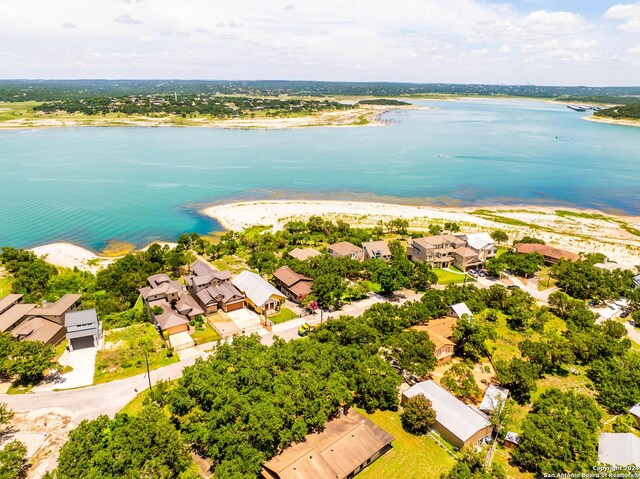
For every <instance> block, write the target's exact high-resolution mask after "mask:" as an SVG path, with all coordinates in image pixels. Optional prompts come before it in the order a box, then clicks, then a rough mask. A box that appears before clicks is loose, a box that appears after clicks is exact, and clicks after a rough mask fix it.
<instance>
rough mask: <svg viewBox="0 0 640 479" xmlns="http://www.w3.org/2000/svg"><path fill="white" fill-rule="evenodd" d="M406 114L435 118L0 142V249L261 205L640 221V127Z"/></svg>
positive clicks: (46, 135) (165, 231)
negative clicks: (494, 208) (330, 203)
mask: <svg viewBox="0 0 640 479" xmlns="http://www.w3.org/2000/svg"><path fill="white" fill-rule="evenodd" d="M416 103H417V104H420V105H423V106H430V107H436V108H438V109H437V110H411V111H407V110H404V111H395V112H391V113H388V114H386V115H385V116H384V118H385V119H386V120H388V121H389V124H388V125H386V126H384V127H354V128H305V129H295V130H221V129H206V128H60V129H40V130H21V131H11V130H4V131H0V245H12V246H18V247H29V246H34V245H38V244H43V243H47V242H52V241H71V242H74V243H77V244H81V245H85V246H88V247H91V248H93V249H95V250H100V249H102V248H103V247H104V245H105V243H106V242H107V241H109V240H112V239H118V240H124V241H128V242H133V243H136V244H137V245H142V244H145V243H147V242H148V241H150V240H158V239H164V240H174V239H175V238H176V237H177V236H178V235H179V234H180V233H181V232H185V231H197V232H200V233H206V232H209V231H213V230H219V229H220V226H219V225H218V224H217V223H216V222H215V221H212V220H210V219H207V218H205V217H203V216H201V215H200V214H198V209H199V208H201V207H202V206H205V205H207V204H211V203H216V202H220V201H223V200H225V199H253V198H266V197H278V198H286V197H289V196H293V197H313V198H318V197H320V198H330V199H340V198H354V197H355V198H360V197H362V198H367V199H373V198H376V197H385V199H386V200H388V199H389V198H388V197H393V198H395V199H396V201H398V202H402V201H403V200H404V201H409V199H410V200H411V201H412V202H422V203H424V204H445V205H488V204H518V203H520V204H523V203H526V204H538V203H540V204H554V205H567V206H577V207H589V208H599V209H604V210H606V211H618V212H624V213H628V214H640V128H633V127H624V126H617V125H606V124H599V123H594V122H588V121H584V120H583V119H582V117H584V116H585V115H586V114H585V113H576V112H574V111H571V110H569V109H568V108H566V107H565V106H563V105H559V104H558V105H557V104H553V103H548V102H533V101H523V100H468V101H429V102H416ZM440 155H445V157H440Z"/></svg>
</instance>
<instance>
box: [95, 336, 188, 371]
mask: <svg viewBox="0 0 640 479" xmlns="http://www.w3.org/2000/svg"><path fill="white" fill-rule="evenodd" d="M104 336H105V338H104V341H105V348H104V349H103V350H101V351H98V354H97V356H96V373H95V376H94V384H100V383H105V382H109V381H113V380H116V379H122V378H128V377H131V376H135V375H136V374H141V373H144V372H146V370H147V369H146V364H145V356H144V350H143V349H142V347H141V346H142V345H143V344H145V345H146V347H148V348H149V349H150V350H151V351H150V352H149V353H148V355H149V369H157V368H161V367H163V366H167V365H168V364H171V363H175V362H177V361H178V355H177V354H173V355H172V356H168V352H169V350H168V349H167V348H164V347H163V342H162V339H161V338H160V335H159V334H158V332H157V331H156V329H155V328H154V327H153V326H152V325H151V324H150V323H143V324H133V325H131V326H127V327H126V328H120V329H117V330H113V331H105V333H104Z"/></svg>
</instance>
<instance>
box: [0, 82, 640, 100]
mask: <svg viewBox="0 0 640 479" xmlns="http://www.w3.org/2000/svg"><path fill="white" fill-rule="evenodd" d="M174 92H176V93H177V94H179V95H181V94H184V95H197V94H216V93H221V94H229V95H249V96H266V95H295V96H340V95H341V96H375V97H399V96H414V95H429V94H435V95H482V96H517V97H532V98H554V99H565V98H566V99H572V100H575V99H581V100H589V99H593V100H594V101H596V100H595V99H597V98H603V99H604V100H607V99H608V98H611V97H615V98H616V99H617V100H619V99H624V98H628V99H635V100H638V99H640V87H585V86H571V87H561V86H537V85H482V84H468V85H466V84H449V83H385V82H373V83H365V82H322V81H284V80H256V81H227V80H0V101H10V102H15V101H28V100H32V101H54V100H67V99H82V98H96V97H122V96H130V95H153V94H168V93H174ZM615 102H616V103H618V102H619V101H615ZM612 103H613V102H612ZM620 103H622V102H620ZM624 103H627V101H624Z"/></svg>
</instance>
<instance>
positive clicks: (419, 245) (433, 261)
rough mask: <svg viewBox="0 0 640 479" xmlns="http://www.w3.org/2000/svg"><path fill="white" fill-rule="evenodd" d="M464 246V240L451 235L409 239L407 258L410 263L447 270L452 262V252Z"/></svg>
mask: <svg viewBox="0 0 640 479" xmlns="http://www.w3.org/2000/svg"><path fill="white" fill-rule="evenodd" d="M464 245H465V242H464V240H462V239H460V238H458V237H456V236H453V235H438V236H426V237H424V238H415V239H414V238H411V237H409V240H408V241H407V256H408V258H409V259H410V260H411V261H415V262H417V263H427V264H429V265H431V266H432V267H434V268H448V267H450V266H452V265H453V262H454V257H453V252H454V251H455V250H456V249H457V248H461V247H463V246H464Z"/></svg>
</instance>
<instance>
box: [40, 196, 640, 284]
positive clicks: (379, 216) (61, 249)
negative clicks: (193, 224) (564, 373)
mask: <svg viewBox="0 0 640 479" xmlns="http://www.w3.org/2000/svg"><path fill="white" fill-rule="evenodd" d="M479 208H480V207H436V206H420V205H401V204H392V203H380V202H372V201H369V202H367V201H329V200H264V201H244V202H235V203H225V204H219V205H214V206H210V207H207V208H205V209H203V210H202V211H201V213H202V214H204V215H206V216H209V217H211V218H214V219H216V220H217V221H218V222H219V223H220V225H221V226H222V227H223V228H225V229H226V230H230V231H241V230H243V229H245V228H248V227H250V226H255V225H266V226H271V227H272V228H273V229H274V230H279V229H282V227H283V226H284V225H285V224H286V223H287V222H288V221H291V220H296V219H300V220H305V219H307V218H309V217H310V216H322V217H323V218H327V219H331V220H333V221H335V220H337V219H342V220H344V221H347V222H348V223H350V224H352V225H354V226H364V227H373V226H376V225H377V224H378V223H379V221H383V222H387V221H389V220H391V219H393V218H405V219H407V220H409V223H410V228H411V229H412V230H417V231H425V235H428V233H426V230H427V228H428V226H429V224H430V223H434V222H435V223H439V224H442V223H444V222H447V221H451V222H456V223H458V224H459V225H460V227H461V231H462V232H480V231H487V232H491V231H493V230H496V229H501V230H503V231H505V232H506V233H507V234H508V235H509V238H510V242H511V241H512V240H513V239H515V238H519V237H522V236H524V235H529V236H535V237H538V238H542V239H543V240H545V241H546V242H547V244H549V245H552V246H557V247H559V248H563V249H566V250H568V251H573V252H576V253H582V252H586V253H603V254H605V255H606V256H607V257H608V258H609V259H610V260H611V261H615V262H617V263H618V264H619V265H620V266H621V267H625V268H633V267H634V266H635V265H637V264H640V237H639V236H635V235H633V234H631V233H629V232H627V231H625V230H624V229H623V228H621V223H622V224H626V225H629V226H630V227H632V228H636V229H640V217H634V216H617V215H610V214H604V213H602V212H600V211H597V210H581V209H576V208H567V207H561V209H562V210H563V211H572V212H574V213H578V214H580V215H585V214H586V216H566V215H559V214H557V211H558V210H557V209H556V208H554V207H550V206H530V205H525V206H492V207H485V208H482V209H479ZM588 215H602V216H595V217H593V216H588ZM603 217H604V218H603ZM505 221H507V222H508V223H512V224H508V223H505ZM514 222H515V223H517V225H514V224H513V223H514ZM155 243H159V244H161V245H164V244H168V245H169V246H170V247H173V246H175V243H167V242H162V241H156V242H155ZM148 246H149V245H147V246H145V247H144V248H141V249H140V250H145V249H146V248H148ZM31 251H33V252H34V253H36V254H37V255H38V256H42V257H45V256H46V260H47V261H48V262H50V263H52V264H54V265H56V266H61V267H65V268H74V267H77V268H78V269H81V270H86V271H92V272H96V271H99V270H100V269H102V268H104V267H106V266H107V265H108V264H110V263H111V262H113V261H114V260H115V259H117V258H116V257H106V256H101V255H100V254H98V253H95V252H93V251H91V250H89V249H87V248H84V247H81V246H78V245H74V244H71V243H51V244H46V245H42V246H38V247H35V248H32V249H31Z"/></svg>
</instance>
